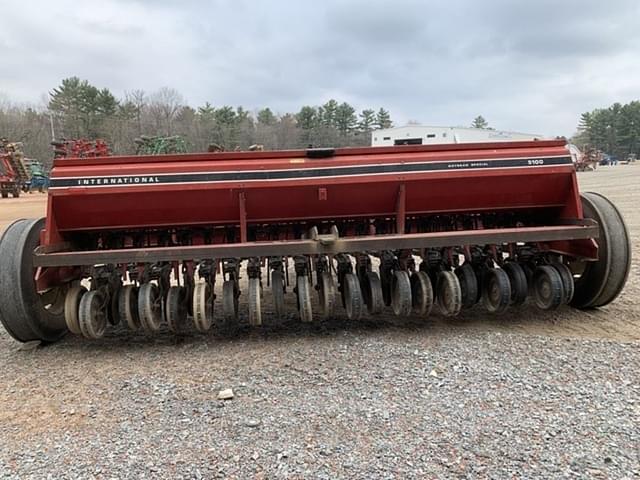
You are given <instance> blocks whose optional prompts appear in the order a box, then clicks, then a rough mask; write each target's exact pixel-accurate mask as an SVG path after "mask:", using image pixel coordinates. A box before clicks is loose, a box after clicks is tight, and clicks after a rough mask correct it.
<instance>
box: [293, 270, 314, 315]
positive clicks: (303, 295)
mask: <svg viewBox="0 0 640 480" xmlns="http://www.w3.org/2000/svg"><path fill="white" fill-rule="evenodd" d="M296 295H297V298H298V315H299V316H300V321H301V322H304V323H309V322H312V321H313V311H312V310H311V288H310V286H309V277H307V276H306V275H300V276H298V277H297V278H296Z"/></svg>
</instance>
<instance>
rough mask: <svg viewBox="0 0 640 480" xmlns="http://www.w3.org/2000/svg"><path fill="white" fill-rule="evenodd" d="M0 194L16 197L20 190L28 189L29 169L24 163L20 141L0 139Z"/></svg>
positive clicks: (5, 196) (3, 196)
mask: <svg viewBox="0 0 640 480" xmlns="http://www.w3.org/2000/svg"><path fill="white" fill-rule="evenodd" d="M0 165H1V167H2V171H0V195H1V196H2V198H7V197H8V196H9V195H12V196H13V197H15V198H17V197H19V196H20V192H21V191H26V190H27V189H28V183H29V180H30V175H29V171H28V169H27V166H26V163H25V157H24V153H23V152H22V143H20V142H9V141H8V140H7V139H4V138H3V139H1V140H0Z"/></svg>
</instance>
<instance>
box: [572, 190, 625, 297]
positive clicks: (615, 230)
mask: <svg viewBox="0 0 640 480" xmlns="http://www.w3.org/2000/svg"><path fill="white" fill-rule="evenodd" d="M581 198H582V210H583V214H584V217H585V218H591V219H593V220H595V221H596V222H598V225H599V226H600V236H599V238H598V239H597V243H598V247H599V250H598V255H599V259H598V261H596V262H586V266H585V270H584V272H583V273H582V275H581V276H580V278H578V279H576V280H575V281H574V285H575V291H574V295H573V299H572V301H571V305H572V306H574V307H577V308H596V307H603V306H605V305H607V304H609V303H611V302H612V301H613V300H615V298H616V297H617V296H618V295H619V294H620V292H621V291H622V288H623V287H624V285H625V283H626V281H627V277H628V276H629V271H630V269H631V239H630V238H629V231H628V229H627V226H626V224H625V222H624V218H623V217H622V215H621V214H620V212H619V210H618V209H617V208H616V207H615V205H613V203H611V202H610V201H609V200H608V199H607V198H606V197H604V196H602V195H600V194H598V193H593V192H587V193H583V194H582V195H581Z"/></svg>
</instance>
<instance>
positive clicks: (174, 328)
mask: <svg viewBox="0 0 640 480" xmlns="http://www.w3.org/2000/svg"><path fill="white" fill-rule="evenodd" d="M185 295H186V288H184V287H181V286H177V285H174V286H173V287H170V288H169V291H168V292H167V298H166V300H165V302H166V303H165V308H164V311H165V313H166V320H167V326H168V327H169V330H170V331H171V332H174V333H179V332H181V331H183V330H184V327H185V325H186V323H187V310H188V308H187V302H186V298H185Z"/></svg>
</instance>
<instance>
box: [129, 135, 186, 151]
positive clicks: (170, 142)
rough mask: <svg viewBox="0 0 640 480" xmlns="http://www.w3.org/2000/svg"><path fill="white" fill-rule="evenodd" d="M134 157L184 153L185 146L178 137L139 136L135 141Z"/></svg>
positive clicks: (182, 139) (182, 140)
mask: <svg viewBox="0 0 640 480" xmlns="http://www.w3.org/2000/svg"><path fill="white" fill-rule="evenodd" d="M135 143H136V155H165V154H170V153H186V152H187V145H186V143H185V141H184V138H182V137H181V136H179V135H173V136H170V137H160V136H148V135H141V136H140V138H136V139H135Z"/></svg>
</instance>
